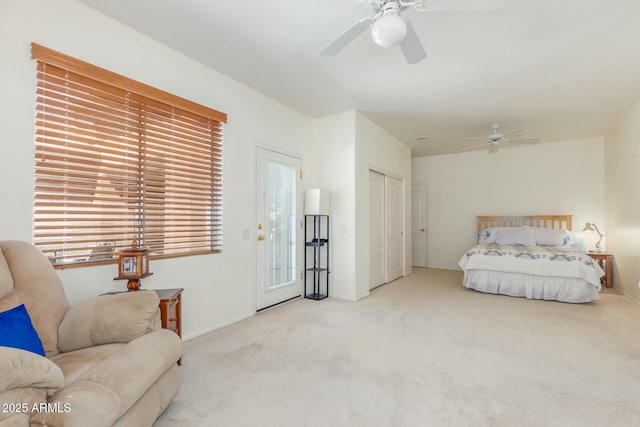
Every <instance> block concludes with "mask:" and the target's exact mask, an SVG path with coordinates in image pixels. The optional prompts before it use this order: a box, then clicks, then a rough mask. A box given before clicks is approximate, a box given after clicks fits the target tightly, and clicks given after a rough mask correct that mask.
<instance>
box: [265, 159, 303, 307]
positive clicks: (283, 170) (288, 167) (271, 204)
mask: <svg viewBox="0 0 640 427" xmlns="http://www.w3.org/2000/svg"><path fill="white" fill-rule="evenodd" d="M256 189H257V191H256V193H257V194H256V206H257V214H256V217H257V233H256V235H257V242H256V244H257V249H256V254H257V257H256V258H257V269H256V270H257V273H256V277H257V291H256V302H257V309H258V310H260V309H263V308H266V307H269V306H272V305H274V304H278V303H281V302H283V301H286V300H289V299H292V298H295V297H297V296H300V294H301V291H302V279H301V278H300V271H301V268H302V264H301V260H302V252H301V248H302V229H301V227H302V192H301V185H300V159H297V158H295V157H291V156H286V155H284V154H281V153H277V152H274V151H270V150H266V149H262V148H258V150H257V186H256Z"/></svg>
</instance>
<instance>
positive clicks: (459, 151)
mask: <svg viewBox="0 0 640 427" xmlns="http://www.w3.org/2000/svg"><path fill="white" fill-rule="evenodd" d="M485 145H487V143H486V142H483V143H482V144H477V145H472V146H471V147H466V148H462V149H460V150H457V151H456V153H464V152H465V151H471V150H475V149H476V148H478V147H484V146H485Z"/></svg>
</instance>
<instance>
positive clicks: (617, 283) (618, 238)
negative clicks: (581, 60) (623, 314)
mask: <svg viewBox="0 0 640 427" xmlns="http://www.w3.org/2000/svg"><path fill="white" fill-rule="evenodd" d="M605 141H606V143H605V159H606V160H605V190H606V196H605V199H606V206H607V210H606V214H607V251H608V252H611V253H612V254H613V256H614V263H613V265H614V274H613V283H614V287H615V288H617V289H618V290H620V291H622V292H623V293H624V294H626V295H628V296H629V297H631V298H633V299H634V300H635V301H636V302H638V303H640V289H639V288H638V286H639V283H638V282H639V281H640V102H639V103H637V104H636V105H635V106H634V107H633V108H632V109H631V110H630V111H629V112H628V113H627V114H626V115H625V116H624V117H622V119H621V121H620V123H619V125H618V126H617V127H616V128H615V130H614V131H613V132H612V133H611V134H610V135H607V137H606V138H605Z"/></svg>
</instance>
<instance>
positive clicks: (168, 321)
mask: <svg viewBox="0 0 640 427" xmlns="http://www.w3.org/2000/svg"><path fill="white" fill-rule="evenodd" d="M154 291H155V292H156V293H157V294H158V297H159V298H160V319H161V321H162V328H164V329H169V330H170V331H173V332H175V333H176V334H178V336H179V337H180V338H182V291H184V289H182V288H177V289H154ZM178 365H182V359H180V360H178Z"/></svg>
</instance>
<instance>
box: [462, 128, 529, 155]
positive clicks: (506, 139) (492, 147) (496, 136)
mask: <svg viewBox="0 0 640 427" xmlns="http://www.w3.org/2000/svg"><path fill="white" fill-rule="evenodd" d="M499 128H500V125H499V124H498V123H494V124H492V125H491V133H490V134H489V135H487V136H484V137H477V136H473V137H470V138H467V139H468V140H470V141H484V142H482V143H481V144H478V145H474V146H472V147H467V148H463V149H462V150H458V151H457V153H461V152H463V151H471V150H475V149H477V148H480V147H488V148H489V153H495V152H496V151H498V148H499V147H503V146H506V145H522V144H537V143H538V142H540V140H539V139H536V138H518V139H514V138H513V137H514V136H516V135H517V134H519V133H521V132H526V129H518V130H514V131H511V132H507V133H500V132H499V131H498V129H499Z"/></svg>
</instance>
